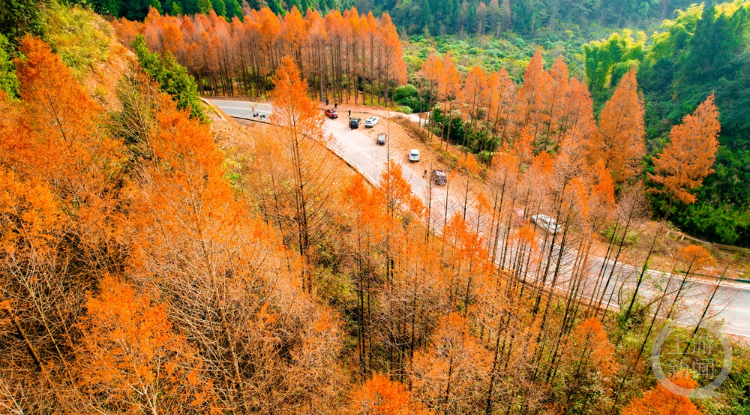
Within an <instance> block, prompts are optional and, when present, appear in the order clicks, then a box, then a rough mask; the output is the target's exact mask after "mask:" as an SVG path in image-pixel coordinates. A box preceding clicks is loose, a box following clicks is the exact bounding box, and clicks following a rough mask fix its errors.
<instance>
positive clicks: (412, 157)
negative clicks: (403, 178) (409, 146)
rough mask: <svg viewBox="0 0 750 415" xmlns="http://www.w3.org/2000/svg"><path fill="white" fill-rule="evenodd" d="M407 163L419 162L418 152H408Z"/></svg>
mask: <svg viewBox="0 0 750 415" xmlns="http://www.w3.org/2000/svg"><path fill="white" fill-rule="evenodd" d="M409 161H419V150H409Z"/></svg>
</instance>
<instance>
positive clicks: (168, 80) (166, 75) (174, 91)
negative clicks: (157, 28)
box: [131, 35, 205, 120]
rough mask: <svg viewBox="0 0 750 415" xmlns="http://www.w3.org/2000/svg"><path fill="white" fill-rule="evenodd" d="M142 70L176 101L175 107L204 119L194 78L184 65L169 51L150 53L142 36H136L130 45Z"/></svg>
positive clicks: (194, 116)
mask: <svg viewBox="0 0 750 415" xmlns="http://www.w3.org/2000/svg"><path fill="white" fill-rule="evenodd" d="M131 46H132V47H133V51H134V52H135V54H136V56H137V57H138V62H139V63H140V64H141V67H142V68H143V70H144V71H145V72H146V73H147V74H148V76H149V77H151V78H152V79H153V80H155V81H156V82H157V83H158V84H159V88H160V89H161V90H162V91H164V92H166V93H167V94H169V95H170V96H172V98H174V100H175V101H177V108H179V109H183V110H187V111H189V112H190V116H191V117H193V118H196V119H199V120H205V115H204V114H203V109H202V108H201V99H200V95H199V94H198V88H197V86H196V84H195V79H193V77H192V76H190V75H189V74H188V72H187V69H185V67H184V66H182V65H180V64H179V63H177V61H176V60H175V58H174V56H173V55H172V54H171V53H167V54H165V55H164V56H159V55H158V54H156V53H151V52H149V50H148V46H146V40H145V39H144V38H143V36H140V35H139V36H137V37H136V38H135V40H133V43H132V45H131Z"/></svg>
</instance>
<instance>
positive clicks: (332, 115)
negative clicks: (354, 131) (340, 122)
mask: <svg viewBox="0 0 750 415" xmlns="http://www.w3.org/2000/svg"><path fill="white" fill-rule="evenodd" d="M326 117H328V118H330V119H334V118H338V117H339V113H337V112H336V110H326Z"/></svg>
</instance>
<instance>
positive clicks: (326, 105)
mask: <svg viewBox="0 0 750 415" xmlns="http://www.w3.org/2000/svg"><path fill="white" fill-rule="evenodd" d="M327 106H328V98H326V107H327Z"/></svg>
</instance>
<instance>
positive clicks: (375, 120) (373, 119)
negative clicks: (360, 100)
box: [365, 117, 380, 128]
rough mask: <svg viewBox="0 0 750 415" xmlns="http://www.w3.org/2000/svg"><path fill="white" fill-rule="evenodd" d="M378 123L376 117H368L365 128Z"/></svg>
mask: <svg viewBox="0 0 750 415" xmlns="http://www.w3.org/2000/svg"><path fill="white" fill-rule="evenodd" d="M378 121H380V119H379V118H378V117H370V118H368V119H366V120H365V127H366V128H372V127H374V126H375V125H376V124H377V123H378Z"/></svg>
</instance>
